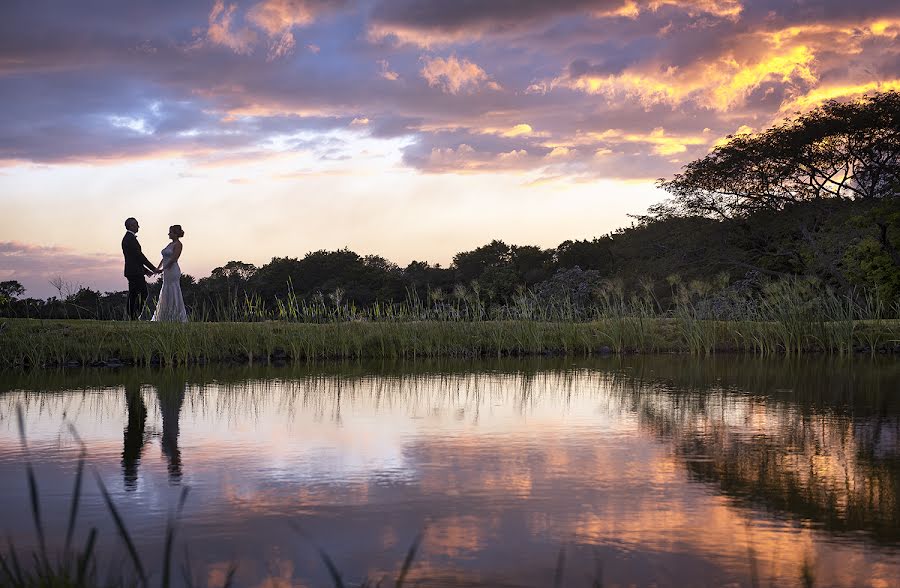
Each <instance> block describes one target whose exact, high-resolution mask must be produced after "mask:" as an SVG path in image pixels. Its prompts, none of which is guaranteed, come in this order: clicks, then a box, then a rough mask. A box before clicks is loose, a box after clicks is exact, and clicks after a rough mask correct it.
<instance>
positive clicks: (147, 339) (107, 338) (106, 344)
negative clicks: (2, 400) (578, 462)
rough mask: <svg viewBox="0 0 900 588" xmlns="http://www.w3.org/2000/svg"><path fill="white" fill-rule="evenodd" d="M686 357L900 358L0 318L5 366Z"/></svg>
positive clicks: (573, 330)
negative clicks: (665, 355) (634, 356)
mask: <svg viewBox="0 0 900 588" xmlns="http://www.w3.org/2000/svg"><path fill="white" fill-rule="evenodd" d="M632 353H639V354H647V353H684V354H691V355H699V356H706V355H712V354H716V353H738V354H740V353H747V354H753V355H763V356H777V355H802V354H809V353H826V354H836V355H857V354H871V355H880V354H900V320H877V321H840V322H837V321H835V322H827V323H823V322H811V323H798V322H791V323H786V324H783V323H775V322H753V321H703V320H690V319H687V320H686V319H676V318H646V317H615V318H609V319H603V320H599V321H592V322H539V321H478V322H438V321H422V322H338V323H324V324H314V323H288V322H279V321H269V322H253V323H187V324H183V325H182V324H161V323H150V322H146V321H144V322H137V323H132V322H124V321H93V320H77V319H71V320H62V319H60V320H42V319H0V369H3V368H6V369H9V368H12V369H16V368H58V367H98V368H100V367H125V366H131V365H137V366H144V365H204V364H216V363H222V364H255V363H263V364H265V363H280V362H291V361H319V360H346V359H425V358H437V357H446V358H477V357H524V356H590V355H612V354H632Z"/></svg>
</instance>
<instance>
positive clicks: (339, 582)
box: [316, 546, 344, 588]
mask: <svg viewBox="0 0 900 588" xmlns="http://www.w3.org/2000/svg"><path fill="white" fill-rule="evenodd" d="M316 551H318V552H319V557H321V558H322V561H323V562H325V567H326V568H328V573H329V575H331V580H332V581H333V582H334V586H335V588H344V580H343V579H342V578H341V573H340V572H339V571H338V569H337V566H336V565H334V562H333V561H331V558H330V557H328V554H327V553H325V550H324V549H322V548H321V547H318V546H317V547H316Z"/></svg>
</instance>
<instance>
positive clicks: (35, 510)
mask: <svg viewBox="0 0 900 588" xmlns="http://www.w3.org/2000/svg"><path fill="white" fill-rule="evenodd" d="M16 417H17V418H18V421H19V440H20V441H21V443H22V451H23V452H24V453H25V470H26V471H27V473H28V494H29V497H30V499H31V517H32V519H34V526H35V529H36V530H37V535H38V542H39V544H40V548H41V558H42V559H43V564H44V565H45V566H47V565H49V563H48V560H47V541H46V539H45V538H44V522H43V521H42V520H41V503H40V501H39V500H38V488H37V476H36V475H35V473H34V467H33V466H32V465H31V457H30V456H29V454H28V442H27V441H26V439H25V416H24V415H23V414H22V405H20V404H19V405H16Z"/></svg>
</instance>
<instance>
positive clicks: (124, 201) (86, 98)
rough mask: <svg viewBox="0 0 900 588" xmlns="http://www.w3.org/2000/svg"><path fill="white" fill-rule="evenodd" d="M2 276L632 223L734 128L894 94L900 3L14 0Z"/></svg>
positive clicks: (111, 284) (1, 63)
mask: <svg viewBox="0 0 900 588" xmlns="http://www.w3.org/2000/svg"><path fill="white" fill-rule="evenodd" d="M0 17H2V18H0V38H2V39H3V40H4V42H3V45H2V46H0V87H2V89H3V92H2V94H0V95H2V96H3V97H2V98H0V106H2V108H0V136H2V137H3V140H2V141H0V194H2V196H0V281H2V280H12V279H15V280H18V281H19V282H21V283H22V284H23V286H24V287H25V288H26V289H27V292H26V296H31V297H38V298H46V297H47V296H50V295H52V294H54V293H55V289H54V288H53V287H52V286H51V285H50V283H49V280H50V279H52V278H53V277H56V276H59V277H61V278H62V279H63V280H65V281H67V282H70V283H72V284H75V285H83V286H85V287H90V288H93V289H96V290H100V291H121V290H124V289H126V288H127V284H126V281H125V279H124V278H123V277H122V255H121V250H120V248H119V241H120V239H121V237H122V234H124V226H123V222H124V220H125V218H127V217H129V216H134V217H137V218H138V220H139V221H140V222H141V230H140V233H139V239H140V241H141V244H142V246H143V249H144V252H145V253H146V254H147V256H148V257H149V258H150V259H151V260H154V261H155V260H156V259H157V258H158V257H157V256H158V251H159V250H160V249H161V248H162V247H163V246H164V245H166V244H167V243H168V239H167V238H166V232H167V229H168V227H169V225H172V224H181V225H182V226H183V227H184V229H185V231H186V237H185V239H184V243H185V253H184V255H183V257H182V260H181V265H182V267H183V269H184V271H185V273H189V274H191V275H193V276H195V277H198V278H199V277H203V276H207V275H209V272H210V271H211V270H212V269H213V268H215V267H218V266H222V265H224V264H225V263H226V262H228V261H229V260H239V261H243V262H247V263H253V264H255V265H257V266H259V265H262V264H263V263H267V262H268V261H269V260H271V258H272V257H276V256H277V257H281V256H290V257H302V256H303V254H304V253H305V252H312V251H318V250H329V251H332V250H336V249H341V248H343V247H347V248H349V249H350V250H352V251H354V252H356V253H358V254H360V255H378V256H381V257H384V258H386V259H388V260H390V261H392V262H395V263H397V264H399V265H400V266H401V267H403V266H405V265H407V264H408V263H409V262H410V261H412V260H418V261H427V262H429V263H431V264H435V263H440V264H441V265H442V266H444V267H446V266H447V265H449V263H450V261H451V260H452V256H453V255H454V254H455V253H458V252H462V251H469V250H472V249H474V248H475V247H478V246H481V245H484V244H486V243H488V242H490V241H491V240H493V239H498V240H502V241H504V242H506V243H508V244H516V245H537V246H540V247H542V248H545V249H546V248H551V247H556V246H557V245H559V244H560V243H562V242H563V241H566V240H579V239H591V238H595V237H600V236H602V235H605V234H608V233H610V232H612V231H615V230H617V229H619V228H624V227H627V226H628V224H629V219H628V215H632V214H642V213H644V212H645V211H646V210H647V207H648V206H649V205H651V204H655V203H657V202H659V201H660V200H663V199H664V198H665V197H666V194H665V192H663V191H661V190H659V189H658V188H656V186H655V184H654V181H655V179H656V178H660V177H671V175H672V174H673V173H675V172H677V171H678V170H679V169H680V168H681V167H682V166H683V165H685V164H686V163H688V162H690V161H691V160H694V159H696V158H698V157H702V156H703V155H705V154H706V153H708V152H709V150H711V149H712V148H713V147H714V146H715V145H717V144H719V143H720V142H721V141H722V140H723V139H724V138H725V137H726V136H728V135H729V134H733V133H739V132H757V131H761V130H763V129H765V128H767V127H769V126H771V125H772V124H774V123H776V122H778V121H780V120H783V119H784V118H785V117H787V116H790V115H792V114H793V113H795V112H798V111H806V110H809V109H810V108H814V107H815V106H817V105H819V104H821V103H822V102H823V101H825V100H827V99H839V100H845V99H854V98H858V97H860V96H862V95H863V94H864V93H866V92H872V91H876V90H890V89H895V90H896V89H900V51H898V48H897V37H898V35H900V6H898V5H897V4H896V3H893V2H888V1H887V0H865V1H862V2H857V3H854V4H853V5H852V6H847V5H846V4H845V3H841V2H832V1H827V2H820V3H817V4H816V5H815V6H808V5H805V4H804V3H789V4H784V3H777V2H770V1H742V0H698V1H696V2H688V3H678V2H674V1H670V0H653V1H649V0H647V1H645V0H566V1H564V2H555V3H546V2H540V1H537V0H534V1H526V2H512V3H510V2H508V1H506V0H502V1H494V2H483V3H477V4H468V3H457V4H446V3H441V2H425V1H422V0H366V1H359V2H356V1H351V0H335V1H327V0H250V1H233V2H225V1H223V0H209V1H203V2H197V3H182V2H176V1H167V2H149V0H139V1H135V2H131V3H128V4H127V5H123V4H122V3H117V2H110V1H106V0H90V1H88V2H84V3H81V4H79V5H78V6H75V5H73V4H70V3H64V4H58V3H54V2H52V1H43V2H42V1H36V2H15V1H14V2H9V3H6V4H4V5H3V6H2V7H0Z"/></svg>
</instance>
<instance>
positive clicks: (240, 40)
mask: <svg viewBox="0 0 900 588" xmlns="http://www.w3.org/2000/svg"><path fill="white" fill-rule="evenodd" d="M236 9H237V5H236V4H229V5H228V6H225V2H224V0H216V3H215V4H214V5H213V8H212V10H211V11H210V13H209V28H208V29H207V31H206V39H207V41H208V42H210V43H211V44H213V45H221V46H223V47H227V48H229V49H231V50H232V51H234V52H235V53H238V54H242V55H249V54H250V53H252V52H253V44H254V43H256V40H257V37H256V33H254V32H253V31H252V30H250V29H248V28H241V29H238V30H232V21H233V19H234V11H235V10H236Z"/></svg>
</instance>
